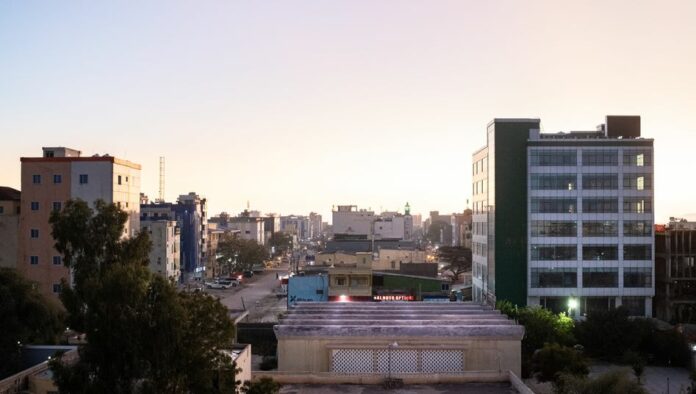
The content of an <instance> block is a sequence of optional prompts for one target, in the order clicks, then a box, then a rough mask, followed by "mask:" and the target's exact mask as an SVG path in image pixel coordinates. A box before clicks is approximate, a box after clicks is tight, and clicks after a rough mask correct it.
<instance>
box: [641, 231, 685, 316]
mask: <svg viewBox="0 0 696 394" xmlns="http://www.w3.org/2000/svg"><path fill="white" fill-rule="evenodd" d="M643 231H644V233H646V234H650V229H649V228H644V229H643ZM695 261H696V222H686V221H683V220H672V221H670V223H669V225H668V226H656V231H655V301H654V302H655V308H654V316H655V317H657V318H658V319H661V320H664V321H667V322H671V323H688V324H695V323H696V264H695V263H694V262H695Z"/></svg>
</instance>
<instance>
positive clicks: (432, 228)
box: [424, 211, 452, 246]
mask: <svg viewBox="0 0 696 394" xmlns="http://www.w3.org/2000/svg"><path fill="white" fill-rule="evenodd" d="M424 231H425V234H426V235H427V236H429V238H430V239H431V240H432V241H434V242H435V243H437V244H439V245H444V246H452V215H440V212H439V211H430V216H429V217H428V219H426V221H425V228H424Z"/></svg>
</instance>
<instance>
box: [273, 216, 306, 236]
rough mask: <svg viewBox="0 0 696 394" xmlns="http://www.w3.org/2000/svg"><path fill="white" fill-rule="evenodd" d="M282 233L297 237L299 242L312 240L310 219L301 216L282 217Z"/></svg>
mask: <svg viewBox="0 0 696 394" xmlns="http://www.w3.org/2000/svg"><path fill="white" fill-rule="evenodd" d="M280 231H282V232H284V233H286V234H290V235H294V236H296V237H297V239H298V240H299V241H307V240H309V239H310V222H309V218H308V217H306V216H299V215H288V216H281V217H280Z"/></svg>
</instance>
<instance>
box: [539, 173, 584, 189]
mask: <svg viewBox="0 0 696 394" xmlns="http://www.w3.org/2000/svg"><path fill="white" fill-rule="evenodd" d="M531 181H532V190H575V189H577V186H578V185H577V177H576V176H575V174H532V179H531Z"/></svg>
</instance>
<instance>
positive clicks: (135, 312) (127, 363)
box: [51, 200, 234, 393]
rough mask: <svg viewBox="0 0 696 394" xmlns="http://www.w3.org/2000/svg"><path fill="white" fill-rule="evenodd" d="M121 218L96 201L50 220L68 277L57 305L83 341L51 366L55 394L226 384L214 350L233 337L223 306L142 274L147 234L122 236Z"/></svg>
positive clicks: (227, 367)
mask: <svg viewBox="0 0 696 394" xmlns="http://www.w3.org/2000/svg"><path fill="white" fill-rule="evenodd" d="M126 220H127V216H126V215H125V213H124V212H122V211H121V210H120V209H119V208H118V207H116V206H115V205H113V204H106V203H103V202H97V203H96V204H95V210H92V209H91V208H90V207H89V206H88V205H87V204H86V203H85V202H83V201H79V200H76V201H70V202H68V203H67V204H66V206H65V209H64V210H63V211H62V212H60V213H54V214H53V215H52V217H51V224H52V226H53V235H54V238H55V239H56V248H57V249H58V250H59V251H60V252H61V253H63V254H64V255H65V263H66V265H68V266H70V267H71V268H72V269H73V272H74V278H75V281H74V283H73V285H74V287H73V288H70V287H69V286H67V285H66V286H64V290H63V292H62V294H61V299H62V301H63V303H64V305H65V307H66V309H67V311H68V315H69V321H71V324H73V322H74V324H75V328H76V329H78V327H79V331H81V332H83V333H85V334H86V339H87V343H86V344H85V345H83V346H81V347H80V349H79V358H78V360H77V361H76V362H75V363H68V362H63V360H62V359H61V358H57V359H54V361H53V362H52V365H51V366H52V368H53V370H54V378H55V381H56V384H57V385H58V387H59V389H60V391H61V392H64V393H107V392H108V393H154V392H157V393H189V392H193V393H215V392H220V391H223V389H222V387H221V386H222V385H224V386H225V387H228V386H229V387H233V386H234V378H233V376H232V377H230V376H229V375H233V374H234V367H233V365H232V361H231V359H230V358H229V357H228V356H227V355H226V354H225V353H224V352H223V351H222V350H223V349H225V348H226V347H228V346H229V345H230V344H231V343H232V341H233V338H234V327H233V324H232V322H231V320H230V319H229V317H228V312H227V310H226V309H225V307H224V306H222V305H221V304H220V303H219V302H218V301H217V300H215V299H213V298H212V297H210V296H207V295H205V294H203V293H185V292H178V291H177V289H176V288H175V287H174V285H173V284H172V283H170V282H169V281H168V280H167V279H166V278H163V277H161V276H158V275H153V274H151V273H150V272H149V271H148V269H147V258H148V257H147V256H148V253H149V248H150V241H149V238H148V235H147V233H146V232H142V233H140V234H138V235H137V236H136V237H134V238H124V237H122V235H123V234H124V232H123V228H124V225H125V223H126ZM229 387H228V388H229ZM225 390H227V389H225Z"/></svg>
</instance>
